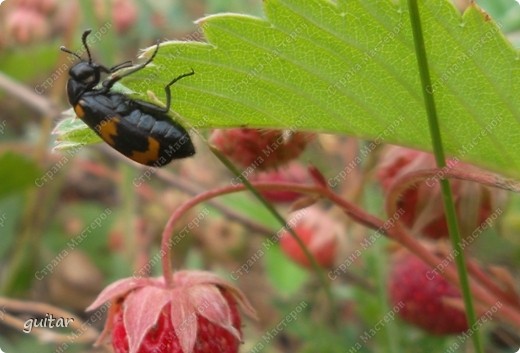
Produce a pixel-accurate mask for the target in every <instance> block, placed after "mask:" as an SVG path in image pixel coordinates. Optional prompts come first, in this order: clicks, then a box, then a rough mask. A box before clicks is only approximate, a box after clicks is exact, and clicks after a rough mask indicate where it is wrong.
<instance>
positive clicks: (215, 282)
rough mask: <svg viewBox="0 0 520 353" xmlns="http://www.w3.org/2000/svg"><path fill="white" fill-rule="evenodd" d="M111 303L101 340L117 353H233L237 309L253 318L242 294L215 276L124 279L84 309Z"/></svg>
mask: <svg viewBox="0 0 520 353" xmlns="http://www.w3.org/2000/svg"><path fill="white" fill-rule="evenodd" d="M107 301H110V302H111V303H112V305H111V308H110V312H109V315H108V318H107V322H106V324H105V329H104V331H103V334H102V335H101V337H100V338H99V339H98V342H97V343H99V342H100V341H101V340H103V338H104V337H105V336H106V335H108V334H111V336H112V346H113V347H114V351H115V352H116V353H214V352H222V353H237V352H238V348H239V345H240V341H241V327H240V325H241V319H240V315H239V313H238V306H240V307H241V308H242V309H243V310H244V311H245V312H246V314H248V315H250V316H253V317H254V315H255V313H254V309H253V308H252V307H251V305H250V304H249V302H248V301H247V299H246V298H245V297H244V295H243V294H242V292H241V291H240V290H238V289H237V288H235V287H233V286H231V285H229V284H227V283H226V282H225V281H223V280H222V279H220V278H219V277H217V276H216V275H214V274H211V273H208V272H202V271H179V272H176V273H175V274H174V275H173V284H172V285H171V286H168V285H166V284H165V282H164V279H163V278H162V277H160V278H127V279H123V280H120V281H117V282H115V283H113V284H112V285H110V286H109V287H107V288H105V290H104V291H103V292H101V294H100V295H99V296H98V298H97V299H96V301H95V302H94V303H93V304H92V305H91V306H90V307H89V308H88V309H87V310H93V309H96V308H98V307H100V306H101V305H102V304H103V303H105V302H107Z"/></svg>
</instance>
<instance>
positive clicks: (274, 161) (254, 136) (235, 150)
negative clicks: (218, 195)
mask: <svg viewBox="0 0 520 353" xmlns="http://www.w3.org/2000/svg"><path fill="white" fill-rule="evenodd" d="M312 138H314V135H313V134H310V133H305V132H298V131H296V132H295V131H290V130H287V131H284V130H268V129H248V128H236V129H217V130H214V131H213V132H212V133H211V137H210V142H211V143H212V144H213V145H215V147H217V149H219V150H220V151H221V152H222V153H223V154H224V155H225V156H226V157H228V158H229V159H231V160H232V161H233V162H235V163H237V164H238V165H239V166H241V167H246V168H252V169H253V170H256V169H257V170H266V169H270V168H275V167H278V166H280V165H283V164H285V163H287V162H288V161H290V160H292V159H295V158H296V157H298V156H299V155H300V154H301V153H302V152H303V150H304V149H305V147H306V146H307V143H308V142H309V141H310V140H311V139H312Z"/></svg>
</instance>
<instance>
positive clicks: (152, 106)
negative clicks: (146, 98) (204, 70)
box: [135, 69, 195, 113]
mask: <svg viewBox="0 0 520 353" xmlns="http://www.w3.org/2000/svg"><path fill="white" fill-rule="evenodd" d="M194 74H195V71H194V70H193V69H191V71H190V72H187V73H185V74H182V75H179V76H177V77H175V78H174V79H173V80H171V82H170V83H168V84H167V85H166V86H165V87H164V92H165V93H166V106H165V107H164V108H163V107H159V106H157V105H155V104H152V103H148V102H143V101H138V100H136V101H135V102H136V103H137V104H138V105H140V106H141V107H143V108H145V109H148V110H151V111H155V112H158V113H168V112H169V111H170V105H171V96H172V94H171V91H170V86H171V85H173V84H174V83H175V82H177V81H179V80H181V79H183V78H184V77H187V76H191V75H194Z"/></svg>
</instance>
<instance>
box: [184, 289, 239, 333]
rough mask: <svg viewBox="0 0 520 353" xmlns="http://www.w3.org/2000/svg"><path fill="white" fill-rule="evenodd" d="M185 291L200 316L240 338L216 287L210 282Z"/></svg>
mask: <svg viewBox="0 0 520 353" xmlns="http://www.w3.org/2000/svg"><path fill="white" fill-rule="evenodd" d="M187 291H188V293H189V296H190V301H191V304H192V306H193V307H194V308H195V309H196V310H197V312H198V314H199V315H200V316H203V317H205V318H206V319H208V321H210V322H211V323H213V324H215V325H217V326H220V327H222V328H224V329H226V330H228V331H229V332H230V333H231V334H233V335H234V336H235V337H236V338H237V339H238V340H240V339H241V336H240V332H239V331H238V330H237V329H236V328H235V327H234V326H233V320H232V318H231V309H230V308H229V304H228V302H227V300H226V298H224V296H223V295H222V293H221V292H220V290H219V289H218V287H216V286H214V285H212V284H210V285H198V286H193V287H191V288H189V289H187Z"/></svg>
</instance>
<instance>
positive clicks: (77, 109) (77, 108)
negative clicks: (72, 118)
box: [74, 101, 85, 119]
mask: <svg viewBox="0 0 520 353" xmlns="http://www.w3.org/2000/svg"><path fill="white" fill-rule="evenodd" d="M81 103H84V102H83V101H79V102H78V104H76V105H75V106H74V112H75V113H76V115H77V116H78V118H80V119H82V118H83V117H84V116H85V111H84V110H83V107H82V106H81Z"/></svg>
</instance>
